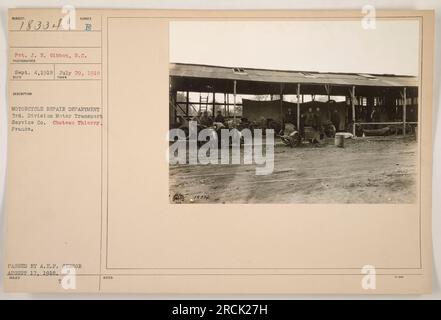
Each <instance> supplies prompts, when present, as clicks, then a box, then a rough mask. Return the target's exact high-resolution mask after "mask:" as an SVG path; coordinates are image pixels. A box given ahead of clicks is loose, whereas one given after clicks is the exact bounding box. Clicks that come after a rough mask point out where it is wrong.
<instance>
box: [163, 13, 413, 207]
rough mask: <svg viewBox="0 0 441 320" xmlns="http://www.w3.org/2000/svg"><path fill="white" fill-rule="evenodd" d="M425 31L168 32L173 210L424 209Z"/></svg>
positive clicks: (276, 24) (264, 25)
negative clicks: (256, 206)
mask: <svg viewBox="0 0 441 320" xmlns="http://www.w3.org/2000/svg"><path fill="white" fill-rule="evenodd" d="M419 33H420V30H419V22H418V20H409V19H407V20H398V19H394V20H393V21H392V20H389V21H388V20H387V19H378V20H377V21H375V23H374V24H373V25H369V22H365V23H364V24H363V21H361V22H360V20H346V21H345V20H343V21H342V20H340V21H332V20H323V21H317V20H316V21H301V20H299V21H292V20H291V21H210V22H206V21H186V22H173V23H171V24H170V38H169V39H170V40H169V41H170V101H169V102H170V111H169V116H170V119H169V124H170V129H171V133H172V134H171V135H170V158H169V163H170V164H169V179H170V180H169V184H170V202H171V203H239V204H246V203H379V204H387V203H415V202H416V201H417V188H418V185H417V173H418V152H419V151H418V128H419V123H418V110H419V103H418V101H419V96H418V92H419V65H420V63H419V59H420V43H419Z"/></svg>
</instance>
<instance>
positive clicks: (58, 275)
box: [4, 7, 434, 294]
mask: <svg viewBox="0 0 441 320" xmlns="http://www.w3.org/2000/svg"><path fill="white" fill-rule="evenodd" d="M365 11H366V10H365ZM367 11H369V10H367ZM433 33H434V15H433V12H431V11H399V12H396V11H383V12H375V11H373V12H367V13H366V12H365V13H363V12H361V11H360V12H358V11H166V10H165V11H149V10H85V9H84V10H83V9H76V10H75V8H72V7H65V8H63V9H61V8H57V9H11V10H10V11H9V35H8V37H9V39H8V41H9V61H8V84H9V88H8V164H7V166H8V172H7V191H6V208H5V210H6V234H7V239H6V259H5V260H6V263H5V269H4V277H5V278H4V279H5V286H6V289H7V290H9V291H15V292H17V291H18V292H146V293H266V294H269V293H282V294H283V293H367V294H375V293H380V294H384V293H425V292H430V290H431V266H432V259H431V257H432V253H431V250H432V249H431V163H432V150H431V148H432V141H431V140H432V117H431V115H432V65H433V61H432V59H433Z"/></svg>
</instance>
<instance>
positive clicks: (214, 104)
mask: <svg viewBox="0 0 441 320" xmlns="http://www.w3.org/2000/svg"><path fill="white" fill-rule="evenodd" d="M215 112H216V92H213V114H212V117H213V119H214V117H215V116H216V114H215Z"/></svg>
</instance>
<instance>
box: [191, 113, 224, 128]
mask: <svg viewBox="0 0 441 320" xmlns="http://www.w3.org/2000/svg"><path fill="white" fill-rule="evenodd" d="M192 120H193V121H196V122H197V123H198V125H201V126H204V127H210V126H212V125H213V123H214V122H219V123H222V124H224V123H225V117H224V116H223V115H222V111H218V112H217V115H216V117H214V119H213V117H212V116H210V114H209V113H208V111H204V112H198V115H197V116H195V117H193V118H192Z"/></svg>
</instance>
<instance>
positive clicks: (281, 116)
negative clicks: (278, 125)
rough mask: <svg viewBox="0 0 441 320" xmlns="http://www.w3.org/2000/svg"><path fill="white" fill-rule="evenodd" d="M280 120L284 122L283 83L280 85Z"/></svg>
mask: <svg viewBox="0 0 441 320" xmlns="http://www.w3.org/2000/svg"><path fill="white" fill-rule="evenodd" d="M279 97H280V120H281V121H283V83H281V84H280V92H279Z"/></svg>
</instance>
